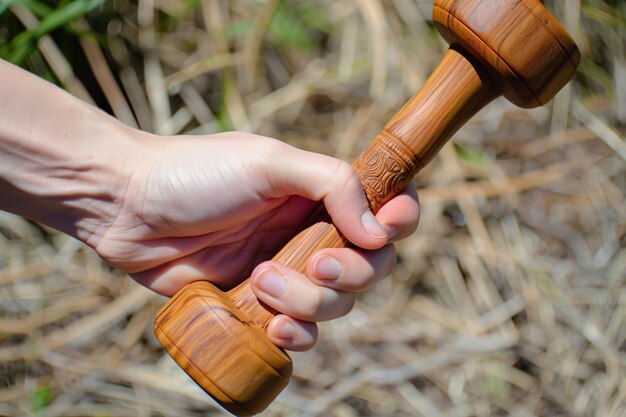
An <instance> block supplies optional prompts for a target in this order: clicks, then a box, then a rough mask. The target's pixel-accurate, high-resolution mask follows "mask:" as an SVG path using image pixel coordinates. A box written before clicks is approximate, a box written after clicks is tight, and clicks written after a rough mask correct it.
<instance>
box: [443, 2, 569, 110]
mask: <svg viewBox="0 0 626 417" xmlns="http://www.w3.org/2000/svg"><path fill="white" fill-rule="evenodd" d="M433 21H434V22H435V24H436V26H437V29H438V30H439V33H441V35H442V36H443V37H444V38H445V39H446V40H447V41H448V42H449V43H450V45H452V46H455V45H458V46H459V47H460V48H461V49H463V50H464V51H466V52H468V53H470V54H471V55H472V56H473V57H474V58H476V59H477V60H478V61H479V62H480V64H481V66H482V67H483V68H485V69H486V70H487V71H488V72H489V75H490V76H491V78H492V80H493V82H495V83H496V84H497V85H498V87H499V88H500V89H501V91H502V94H503V95H504V96H505V97H506V98H507V99H509V100H510V101H511V102H513V103H514V104H516V105H518V106H520V107H524V108H531V107H537V106H541V105H544V104H546V103H547V102H549V101H550V100H551V99H552V97H554V95H555V94H556V93H557V92H558V91H559V90H560V89H561V88H562V87H563V86H564V85H565V84H566V83H567V82H568V81H569V80H570V79H571V78H572V76H573V75H574V72H575V71H576V67H577V66H578V63H579V62H580V52H579V51H578V48H577V47H576V44H575V43H574V42H573V41H572V38H571V37H570V36H569V34H568V33H567V32H566V31H565V29H563V27H562V26H561V24H560V23H559V22H558V20H556V18H555V17H554V16H552V14H550V12H549V11H548V10H547V9H546V8H545V7H544V6H543V5H542V4H541V3H540V2H538V1H502V0H481V1H467V0H435V4H434V7H433Z"/></svg>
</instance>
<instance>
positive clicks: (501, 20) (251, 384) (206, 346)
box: [154, 0, 580, 416]
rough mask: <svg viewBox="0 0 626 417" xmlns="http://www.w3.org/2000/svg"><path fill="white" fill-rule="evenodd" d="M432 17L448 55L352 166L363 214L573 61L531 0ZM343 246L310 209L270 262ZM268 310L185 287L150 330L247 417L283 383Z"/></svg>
mask: <svg viewBox="0 0 626 417" xmlns="http://www.w3.org/2000/svg"><path fill="white" fill-rule="evenodd" d="M433 21H434V23H435V24H436V26H437V28H438V30H439V32H440V33H441V35H443V37H444V38H445V39H446V40H447V41H448V42H449V43H450V45H451V46H450V49H448V51H447V52H446V54H445V55H444V57H443V59H442V60H441V62H440V63H439V65H438V67H437V68H436V69H435V71H434V72H433V74H432V75H431V76H430V78H429V79H428V80H427V81H426V84H425V85H424V86H423V87H422V89H421V90H420V91H419V92H418V93H417V94H416V95H415V96H414V97H413V98H411V100H409V101H408V102H407V103H406V104H405V105H404V107H402V109H400V111H399V112H398V113H397V114H396V115H395V116H394V117H393V118H392V119H391V121H390V122H389V123H387V125H386V126H385V128H384V130H383V131H382V132H381V133H380V134H379V135H378V137H377V138H376V140H375V141H374V142H373V143H372V144H371V145H370V146H369V147H368V148H367V149H366V150H365V152H363V154H362V155H361V156H360V157H359V158H358V159H357V160H356V162H355V163H354V168H355V169H356V170H357V171H358V172H359V175H360V177H361V181H362V183H363V188H364V190H365V193H366V195H367V198H368V200H369V202H370V206H371V209H372V211H373V212H374V213H376V212H377V211H378V209H380V207H381V206H382V205H383V204H385V202H387V201H388V200H390V199H391V198H392V197H393V196H395V195H396V194H397V193H398V192H400V191H401V190H403V189H404V188H405V187H406V186H407V185H408V184H409V182H410V181H411V179H412V178H413V176H414V175H415V174H416V173H417V172H418V171H419V170H420V169H422V168H423V167H424V166H425V165H426V164H427V163H428V162H429V161H430V160H431V159H433V157H434V156H435V154H436V153H437V152H438V151H439V149H440V148H441V147H442V146H443V145H444V144H445V143H446V141H447V140H448V139H449V138H450V137H451V136H452V135H453V134H454V133H455V132H456V131H457V130H458V129H459V128H460V127H461V126H462V125H463V124H464V123H465V122H466V121H467V120H468V119H470V117H472V116H473V115H474V114H475V113H476V112H477V111H478V110H480V109H481V108H483V107H484V106H485V105H486V104H487V103H489V102H490V101H492V100H493V99H494V98H496V97H498V96H500V95H503V96H504V97H506V98H507V99H509V100H510V101H512V102H513V103H515V104H516V105H518V106H521V107H524V108H532V107H537V106H541V105H543V104H546V103H547V102H548V101H550V100H551V99H552V97H553V96H554V95H555V94H556V93H557V92H558V91H559V90H560V89H561V87H563V86H564V85H565V84H566V83H567V82H568V81H569V80H570V79H571V78H572V76H573V75H574V73H575V71H576V67H577V65H578V63H579V61H580V53H579V51H578V48H577V47H576V45H575V43H574V41H573V40H572V38H571V37H570V36H569V34H568V33H567V32H566V31H565V29H563V27H562V26H561V25H560V24H559V22H558V21H557V20H556V19H555V18H554V16H552V15H551V14H550V12H549V11H548V10H547V9H546V8H545V7H544V6H543V5H542V4H541V3H540V2H539V1H538V0H435V4H434V8H433ZM347 244H349V243H348V242H347V240H346V239H345V238H344V237H343V236H342V235H341V234H340V233H339V232H338V231H337V229H336V228H335V226H334V225H333V224H332V221H331V219H330V216H329V215H328V214H327V213H326V211H325V210H324V209H323V206H321V207H320V208H319V209H318V210H317V211H316V213H315V214H314V215H313V216H312V218H311V219H309V221H307V223H306V224H305V225H304V226H303V228H302V229H301V231H300V232H299V233H298V234H297V235H296V236H295V237H294V238H293V239H292V240H291V241H290V242H289V243H287V245H286V246H285V247H284V248H283V249H282V250H280V252H279V253H278V254H277V255H276V256H275V257H274V258H273V260H274V261H277V262H279V263H281V264H284V265H286V266H288V267H290V268H293V269H295V270H298V271H301V272H304V271H305V265H306V262H307V259H308V258H309V257H310V256H311V255H312V254H313V253H314V252H315V251H317V250H318V249H321V248H330V247H342V246H346V245H347ZM275 314H276V312H275V311H273V310H272V309H271V308H269V307H268V306H266V305H264V304H261V303H260V302H259V301H258V300H257V298H256V297H255V295H254V294H253V292H252V290H251V289H250V283H249V280H246V281H245V282H243V283H242V284H241V285H239V286H238V287H236V288H234V289H232V290H231V291H228V292H226V293H225V292H222V291H220V290H219V289H218V288H216V287H215V286H213V285H212V284H210V283H208V282H194V283H191V284H189V285H187V286H186V287H184V288H183V289H181V290H180V291H179V292H178V293H177V294H176V295H175V296H174V297H173V298H172V299H171V300H170V301H169V302H168V303H167V304H166V305H165V306H164V307H163V308H162V309H161V310H160V311H159V313H158V315H157V318H156V321H155V323H154V332H155V334H156V336H157V338H158V339H159V341H160V342H161V344H162V345H163V347H164V348H165V350H166V351H167V352H168V353H169V354H170V355H171V356H172V357H173V358H174V360H176V362H177V363H178V365H180V366H181V367H182V368H183V369H184V370H185V371H186V372H187V373H188V374H189V375H190V376H191V377H192V378H193V379H194V380H195V382H196V383H198V384H199V385H200V386H201V387H202V388H203V389H204V390H205V391H206V392H207V393H208V394H210V395H211V396H212V397H213V398H214V399H215V400H217V402H218V403H220V404H221V405H222V406H223V407H224V408H226V409H227V410H228V411H230V412H231V413H233V414H235V415H238V416H250V415H254V414H256V413H259V412H261V411H262V410H264V409H265V408H266V407H267V406H268V405H269V404H270V403H271V402H272V400H273V399H274V398H275V397H276V396H277V395H278V394H279V393H280V392H281V390H282V389H283V388H284V387H285V386H286V385H287V382H288V381H289V377H290V376H291V369H292V364H291V359H290V358H289V356H287V354H286V353H285V352H284V351H283V350H282V349H279V348H277V347H276V346H275V345H273V344H272V343H271V342H270V341H269V339H268V338H267V336H266V335H265V329H266V328H267V325H268V324H269V322H270V320H271V319H272V318H273V317H274V315H275Z"/></svg>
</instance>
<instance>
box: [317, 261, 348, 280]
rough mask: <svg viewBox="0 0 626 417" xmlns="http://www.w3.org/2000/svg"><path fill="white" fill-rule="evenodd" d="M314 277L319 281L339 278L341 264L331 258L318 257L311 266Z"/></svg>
mask: <svg viewBox="0 0 626 417" xmlns="http://www.w3.org/2000/svg"><path fill="white" fill-rule="evenodd" d="M313 269H314V271H315V277H316V278H319V279H327V280H335V279H337V278H339V277H340V276H341V270H342V268H341V264H340V263H339V261H337V260H336V259H335V258H333V257H332V256H328V255H320V256H318V257H317V259H316V260H315V263H314V264H313Z"/></svg>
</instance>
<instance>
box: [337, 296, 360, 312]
mask: <svg viewBox="0 0 626 417" xmlns="http://www.w3.org/2000/svg"><path fill="white" fill-rule="evenodd" d="M343 301H344V302H343V303H342V305H341V308H340V309H339V316H338V317H343V316H345V315H346V314H348V313H349V312H351V311H352V309H353V308H354V304H355V303H356V294H354V293H346V294H345V300H343Z"/></svg>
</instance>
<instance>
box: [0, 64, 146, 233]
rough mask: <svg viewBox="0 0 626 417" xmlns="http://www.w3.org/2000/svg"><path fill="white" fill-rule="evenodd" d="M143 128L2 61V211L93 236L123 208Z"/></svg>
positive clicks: (0, 161)
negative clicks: (139, 130)
mask: <svg viewBox="0 0 626 417" xmlns="http://www.w3.org/2000/svg"><path fill="white" fill-rule="evenodd" d="M133 136H138V135H137V134H136V131H133V130H132V129H130V128H128V127H126V126H124V125H122V124H121V123H119V122H118V121H116V120H115V119H113V118H112V117H109V116H108V115H106V114H105V113H103V112H101V111H100V110H98V109H96V108H94V107H92V106H89V105H87V104H85V103H83V102H82V101H80V100H78V99H76V98H74V97H72V96H71V95H69V94H67V93H66V92H64V91H63V90H61V89H59V88H57V87H55V86H53V85H52V84H49V83H47V82H45V81H43V80H41V79H39V78H37V77H35V76H33V75H32V74H29V73H27V72H25V71H23V70H21V69H19V68H17V67H15V66H13V65H10V64H8V63H6V62H4V61H2V60H0V209H2V210H6V211H9V212H13V213H15V214H19V215H21V216H24V217H27V218H30V219H33V220H36V221H39V222H41V223H43V224H46V225H48V226H50V227H53V228H55V229H58V230H61V231H63V232H65V233H68V234H70V235H72V236H75V237H77V238H78V239H80V240H82V241H85V242H88V243H90V244H93V243H94V242H90V240H91V239H93V238H94V236H99V235H101V234H102V233H103V230H102V229H103V228H106V227H108V225H107V221H108V220H109V219H112V218H113V217H114V216H115V214H116V212H117V211H118V210H119V205H120V199H121V198H123V193H124V191H125V184H127V183H128V178H127V176H128V175H130V173H131V172H132V169H129V167H131V166H132V164H133V163H135V162H134V161H132V160H129V159H131V158H132V155H136V154H137V152H136V149H135V148H136V147H137V146H139V144H138V143H137V141H136V140H134V137H133Z"/></svg>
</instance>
